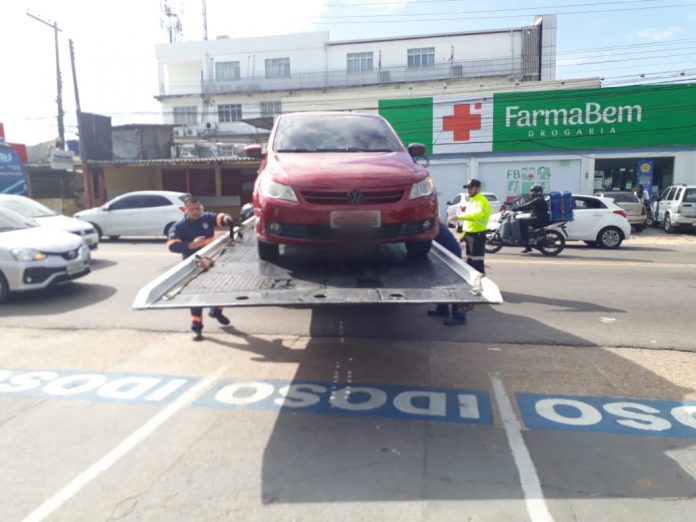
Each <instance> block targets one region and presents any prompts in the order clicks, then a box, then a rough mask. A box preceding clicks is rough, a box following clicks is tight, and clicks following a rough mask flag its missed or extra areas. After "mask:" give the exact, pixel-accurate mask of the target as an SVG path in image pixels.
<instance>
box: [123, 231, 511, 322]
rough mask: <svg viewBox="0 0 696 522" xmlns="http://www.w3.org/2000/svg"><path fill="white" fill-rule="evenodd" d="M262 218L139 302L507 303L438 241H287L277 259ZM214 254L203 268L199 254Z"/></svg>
mask: <svg viewBox="0 0 696 522" xmlns="http://www.w3.org/2000/svg"><path fill="white" fill-rule="evenodd" d="M254 222H255V218H254V217H252V218H250V219H248V220H247V221H245V222H244V223H242V224H240V225H239V226H233V227H231V228H230V231H229V234H227V233H225V234H224V235H223V236H220V237H218V238H217V239H216V240H215V241H213V242H212V243H211V244H209V245H208V246H206V247H205V248H204V249H202V250H200V251H199V252H198V254H197V256H191V257H189V258H188V259H185V260H183V261H181V262H180V263H179V264H177V265H176V266H174V267H172V268H171V269H170V270H168V271H167V272H165V273H164V274H162V275H161V276H159V277H157V278H156V279H155V280H153V281H151V282H150V283H149V284H147V285H146V286H145V287H143V288H142V289H141V290H140V291H139V292H138V294H137V296H136V298H135V301H134V303H133V308H135V309H137V310H146V309H167V308H189V307H192V306H201V307H211V306H223V307H258V306H286V307H316V306H322V305H329V304H333V305H335V304H395V303H400V304H426V303H473V304H501V303H502V302H503V299H502V296H501V293H500V290H499V289H498V287H497V286H496V284H495V283H494V282H493V281H492V280H491V279H490V278H488V277H486V276H485V275H483V274H481V273H479V272H478V271H476V270H474V269H472V268H471V267H470V266H469V265H467V264H466V263H465V262H464V261H462V260H461V259H459V258H457V257H456V256H454V255H452V254H451V253H450V252H448V251H447V250H445V249H444V248H442V247H441V246H440V245H438V244H437V243H433V247H432V249H431V250H430V252H429V253H428V255H427V256H426V257H425V258H417V257H414V256H409V255H408V252H407V251H406V248H405V247H404V245H403V244H398V243H396V244H382V245H375V246H374V247H375V248H374V250H373V251H370V252H362V253H361V254H360V255H345V252H341V251H340V250H337V249H331V248H322V247H306V246H299V247H298V246H292V245H286V246H285V247H284V248H285V251H284V253H283V255H281V256H279V257H278V258H277V259H276V260H273V261H263V260H261V259H260V258H259V257H258V252H257V245H256V241H257V238H256V233H255V231H254ZM201 257H208V258H211V259H212V260H213V261H214V265H213V266H212V268H209V269H208V270H206V269H204V268H202V267H201V266H200V265H201V263H200V262H199V258H201Z"/></svg>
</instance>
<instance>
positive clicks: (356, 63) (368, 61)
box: [347, 52, 374, 73]
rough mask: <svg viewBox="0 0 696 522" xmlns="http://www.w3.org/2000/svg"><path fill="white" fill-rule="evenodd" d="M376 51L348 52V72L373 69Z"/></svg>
mask: <svg viewBox="0 0 696 522" xmlns="http://www.w3.org/2000/svg"><path fill="white" fill-rule="evenodd" d="M373 56H374V53H372V52H369V53H348V57H347V60H348V72H349V73H354V72H364V71H371V70H372V63H373Z"/></svg>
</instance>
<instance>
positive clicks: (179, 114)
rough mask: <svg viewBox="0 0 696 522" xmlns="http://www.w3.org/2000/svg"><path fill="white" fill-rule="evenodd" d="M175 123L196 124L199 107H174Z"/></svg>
mask: <svg viewBox="0 0 696 522" xmlns="http://www.w3.org/2000/svg"><path fill="white" fill-rule="evenodd" d="M174 123H175V124H177V125H195V124H196V123H198V107H196V106H195V105H193V106H190V107H174Z"/></svg>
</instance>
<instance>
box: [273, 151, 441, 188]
mask: <svg viewBox="0 0 696 522" xmlns="http://www.w3.org/2000/svg"><path fill="white" fill-rule="evenodd" d="M268 170H269V172H270V174H271V176H273V179H274V180H275V181H278V182H280V183H286V184H288V185H292V186H295V187H312V188H331V189H341V188H346V189H354V188H369V187H384V186H394V185H410V184H413V183H415V182H417V181H420V180H422V179H425V178H426V177H427V176H428V173H427V171H426V170H425V169H423V168H422V167H420V166H419V165H417V164H416V163H414V162H413V160H412V159H411V157H410V156H409V155H408V154H406V153H403V152H338V153H336V152H332V153H297V152H293V153H273V155H272V157H271V158H269V165H268Z"/></svg>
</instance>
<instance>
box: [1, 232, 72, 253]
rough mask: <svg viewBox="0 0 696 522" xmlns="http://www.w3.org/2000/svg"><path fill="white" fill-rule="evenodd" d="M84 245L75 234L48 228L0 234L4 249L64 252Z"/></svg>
mask: <svg viewBox="0 0 696 522" xmlns="http://www.w3.org/2000/svg"><path fill="white" fill-rule="evenodd" d="M83 244H84V243H83V242H82V239H80V238H79V237H78V236H76V235H75V234H70V233H69V232H63V231H61V230H55V229H51V228H48V227H35V228H25V229H23V230H13V231H12V232H2V233H0V245H2V247H3V248H4V249H10V248H35V249H37V250H43V251H46V252H63V251H65V250H72V249H74V248H79V247H80V246H82V245H83Z"/></svg>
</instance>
